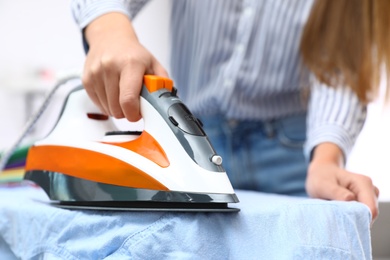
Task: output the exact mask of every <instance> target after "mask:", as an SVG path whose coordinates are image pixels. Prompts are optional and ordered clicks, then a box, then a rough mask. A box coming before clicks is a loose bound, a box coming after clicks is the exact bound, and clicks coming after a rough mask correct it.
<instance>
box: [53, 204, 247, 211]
mask: <svg viewBox="0 0 390 260" xmlns="http://www.w3.org/2000/svg"><path fill="white" fill-rule="evenodd" d="M50 204H51V205H53V206H55V207H59V208H63V209H76V210H109V211H157V212H161V211H169V212H231V213H234V212H239V211H240V209H238V208H229V207H228V204H227V203H182V202H155V201H137V202H133V201H91V202H85V201H77V202H76V201H71V202H68V201H67V202H64V201H53V202H51V203H50Z"/></svg>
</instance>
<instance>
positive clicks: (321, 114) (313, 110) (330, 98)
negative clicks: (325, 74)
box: [305, 81, 367, 159]
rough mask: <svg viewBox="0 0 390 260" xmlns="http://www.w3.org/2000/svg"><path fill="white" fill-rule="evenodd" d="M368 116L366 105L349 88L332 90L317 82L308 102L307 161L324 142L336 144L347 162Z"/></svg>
mask: <svg viewBox="0 0 390 260" xmlns="http://www.w3.org/2000/svg"><path fill="white" fill-rule="evenodd" d="M366 114H367V107H366V105H364V104H362V103H361V102H360V101H359V99H358V98H357V96H356V95H355V93H354V92H353V91H352V90H350V89H349V88H330V87H328V86H326V85H324V84H321V83H319V82H318V81H315V82H314V84H313V87H312V91H311V95H310V100H309V110H308V121H307V124H308V127H307V142H306V144H305V155H306V158H308V159H311V155H312V151H313V149H314V148H315V147H316V146H317V145H319V144H320V143H323V142H331V143H334V144H336V145H337V146H338V147H339V148H340V149H341V150H342V151H343V153H344V158H347V157H348V155H349V153H350V151H351V150H352V147H353V145H354V143H355V141H356V139H357V137H358V135H359V133H360V131H361V130H362V128H363V125H364V122H365V119H366Z"/></svg>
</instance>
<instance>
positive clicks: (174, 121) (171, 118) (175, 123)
mask: <svg viewBox="0 0 390 260" xmlns="http://www.w3.org/2000/svg"><path fill="white" fill-rule="evenodd" d="M169 120H170V121H171V123H172V124H173V125H174V126H178V125H179V123H178V122H177V121H176V120H175V118H174V117H173V116H170V117H169Z"/></svg>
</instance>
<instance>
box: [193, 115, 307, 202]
mask: <svg viewBox="0 0 390 260" xmlns="http://www.w3.org/2000/svg"><path fill="white" fill-rule="evenodd" d="M200 119H201V121H202V122H203V125H204V130H205V132H206V134H207V135H208V137H209V139H210V141H211V143H212V145H213V147H214V149H215V150H216V151H217V153H218V154H219V155H221V156H222V159H223V163H222V165H223V167H224V168H225V170H226V172H227V174H228V176H229V179H230V181H231V183H232V185H233V187H234V188H235V189H246V190H256V191H261V192H268V193H278V194H286V195H295V196H306V191H305V180H306V172H307V161H306V160H305V157H304V155H303V144H304V142H305V139H306V114H302V115H295V116H290V117H286V118H282V119H278V120H272V121H267V122H262V121H236V120H226V119H224V118H223V117H222V116H212V117H200Z"/></svg>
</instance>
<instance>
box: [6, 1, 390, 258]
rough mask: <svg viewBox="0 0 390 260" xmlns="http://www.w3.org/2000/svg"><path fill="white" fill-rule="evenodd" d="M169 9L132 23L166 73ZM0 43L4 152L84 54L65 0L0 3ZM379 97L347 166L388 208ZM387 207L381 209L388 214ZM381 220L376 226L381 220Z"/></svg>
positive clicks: (388, 167) (156, 4)
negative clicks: (377, 192)
mask: <svg viewBox="0 0 390 260" xmlns="http://www.w3.org/2000/svg"><path fill="white" fill-rule="evenodd" d="M169 5H170V1H169V0H159V1H152V2H151V3H149V4H148V5H147V6H146V7H145V8H144V9H143V10H142V11H141V13H140V15H139V16H138V17H137V18H136V20H135V21H134V25H135V28H136V30H137V32H138V35H139V38H140V40H141V42H142V43H143V44H144V45H145V46H146V47H147V48H148V49H149V50H151V51H152V53H153V54H154V55H155V56H157V58H158V59H159V60H160V62H161V63H162V64H163V65H164V66H165V67H166V68H167V69H168V70H169V66H168V56H169V53H168V44H169V42H168V38H167V33H168V18H169V12H170V8H169ZM145 13H153V16H146V15H145ZM148 17H149V18H148ZM150 17H153V19H150ZM151 32H153V33H151ZM0 39H1V40H0V120H1V127H0V150H4V149H6V148H8V147H9V146H10V145H11V144H12V143H13V142H15V141H16V139H17V137H18V136H19V134H20V133H21V131H22V130H23V126H24V125H25V124H26V122H27V120H28V118H29V117H30V116H31V115H32V114H33V113H34V112H35V111H36V110H37V109H38V107H39V106H40V104H41V103H42V101H43V100H44V97H45V95H46V94H47V93H48V92H49V91H50V90H51V88H52V87H53V86H54V85H55V83H56V82H57V81H58V80H59V79H60V78H62V77H64V76H66V75H70V74H75V73H79V74H80V73H81V71H82V68H83V62H84V58H85V55H84V51H83V49H82V43H81V34H80V30H79V28H78V27H77V26H76V24H75V22H74V21H73V17H72V13H71V9H70V1H69V0H59V1H52V0H35V1H29V0H12V1H5V0H0ZM383 85H384V84H383ZM382 90H383V91H382V92H383V93H384V88H382ZM383 93H382V95H381V96H380V98H379V99H378V100H377V101H375V102H374V103H373V104H371V105H370V106H369V110H368V119H367V121H366V124H365V126H364V129H363V131H362V132H361V134H360V136H359V139H358V142H357V143H356V145H355V148H354V150H353V152H352V153H351V155H350V157H349V158H348V164H347V167H348V169H350V170H351V171H353V172H357V173H362V174H366V175H368V176H371V177H372V178H373V181H374V183H375V184H376V185H377V186H378V187H379V189H380V191H381V194H380V197H379V199H380V201H381V202H383V205H388V204H389V203H387V202H390V107H389V106H385V105H384V95H383ZM65 95H66V93H59V94H58V95H56V96H55V97H54V98H53V102H52V104H51V105H50V107H49V111H47V112H45V113H46V115H44V116H43V117H42V118H41V120H40V121H39V124H38V125H37V126H36V128H35V129H34V131H33V132H32V134H31V135H30V136H29V139H27V140H26V142H28V141H29V140H33V139H34V138H39V137H40V136H42V135H44V134H45V133H46V132H47V131H48V130H50V129H51V127H52V126H53V124H54V123H55V121H56V119H57V117H58V111H59V109H60V108H61V106H62V102H63V99H64V97H65ZM385 207H386V206H383V210H382V211H384V212H385V211H388V212H390V209H389V208H388V207H387V208H385ZM381 216H383V214H382V215H380V218H379V220H378V222H383V220H382V219H383V218H384V217H381ZM385 224H386V229H383V228H382V226H381V228H379V224H378V225H377V226H378V228H376V227H375V225H374V228H376V229H377V230H374V231H375V232H376V233H380V232H385V233H386V234H390V232H389V231H388V230H390V228H389V224H388V223H385ZM381 225H384V224H381ZM387 241H390V239H388V240H387ZM374 249H375V250H378V249H377V248H375V246H374ZM387 250H389V249H387ZM387 252H388V251H387ZM389 256H390V254H389Z"/></svg>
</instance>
